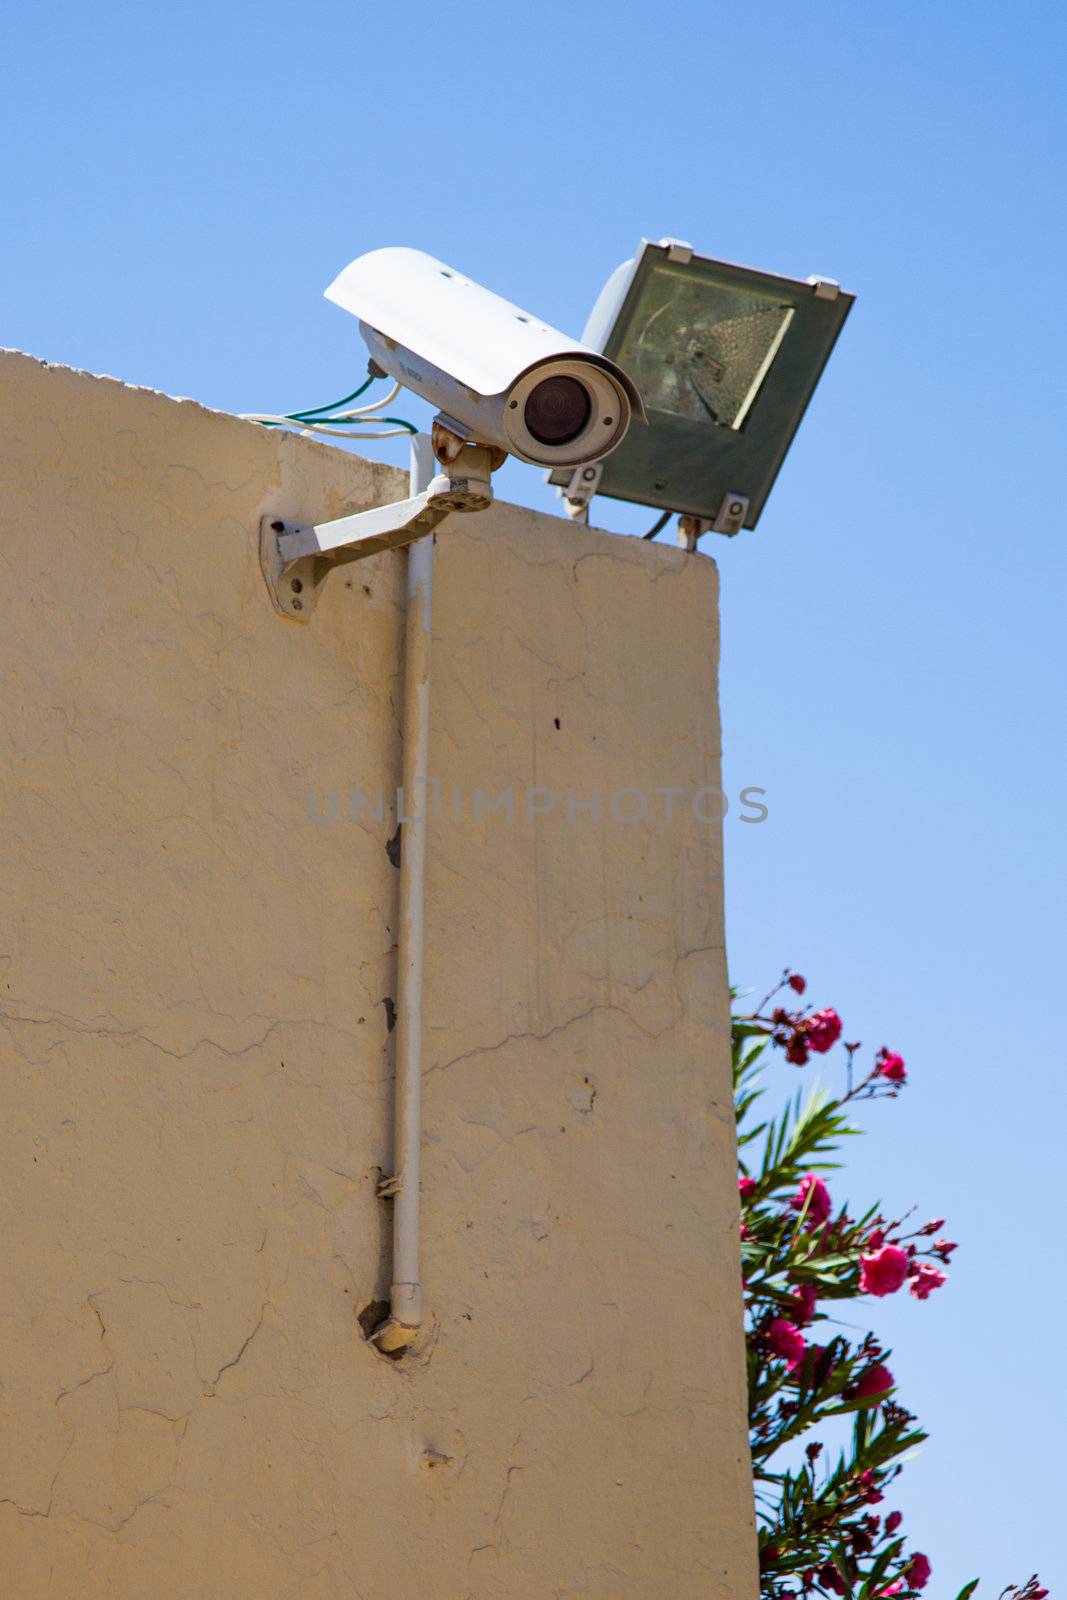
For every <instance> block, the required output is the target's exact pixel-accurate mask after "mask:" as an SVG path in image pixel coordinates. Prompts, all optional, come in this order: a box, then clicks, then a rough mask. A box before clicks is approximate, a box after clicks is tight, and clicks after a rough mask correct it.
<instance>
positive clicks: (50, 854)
mask: <svg viewBox="0 0 1067 1600" xmlns="http://www.w3.org/2000/svg"><path fill="white" fill-rule="evenodd" d="M0 414H2V415H3V418H4V427H3V430H2V433H0V521H2V526H0V574H2V579H3V596H4V620H3V624H2V626H0V682H2V696H3V698H2V706H0V741H2V749H3V768H2V786H0V794H2V815H0V825H2V835H0V837H2V841H3V859H2V863H0V1158H2V1170H3V1181H2V1182H0V1251H2V1267H0V1386H2V1387H0V1427H2V1437H0V1593H2V1594H3V1596H4V1600H35V1597H37V1596H42V1597H44V1596H47V1597H49V1600H52V1597H55V1600H68V1597H69V1600H96V1597H100V1600H104V1597H108V1600H146V1597H151V1600H170V1597H174V1600H179V1597H180V1600H192V1597H201V1596H202V1597H205V1600H334V1597H341V1596H345V1597H356V1600H385V1597H386V1596H390V1597H393V1596H395V1597H398V1600H400V1597H405V1600H406V1597H409V1596H415V1595H420V1596H425V1597H426V1600H467V1597H477V1600H482V1597H500V1600H504V1597H507V1600H526V1597H529V1600H534V1597H536V1600H544V1597H550V1596H556V1597H561V1600H562V1597H567V1600H657V1597H663V1600H668V1597H670V1600H674V1597H679V1600H688V1597H697V1596H701V1597H704V1596H716V1597H717V1596H723V1597H725V1596H730V1597H731V1600H735V1597H740V1600H748V1597H751V1596H753V1595H754V1594H755V1592H756V1580H755V1570H754V1562H753V1537H752V1487H751V1478H750V1475H749V1469H748V1459H747V1448H746V1443H745V1431H744V1415H743V1402H742V1385H743V1361H742V1356H743V1350H742V1343H741V1334H740V1288H739V1280H738V1264H737V1249H736V1235H737V1212H736V1183H735V1168H734V1155H733V1142H732V1130H731V1122H730V1115H729V1093H728V1089H729V1085H728V1066H727V1055H726V1032H725V1029H726V1015H727V997H726V987H725V985H726V978H725V964H724V958H723V947H722V921H721V840H720V831H719V829H718V827H717V826H715V825H713V824H709V823H707V822H702V821H700V820H698V818H697V817H696V816H695V815H694V811H693V806H692V804H691V803H690V798H689V797H690V796H691V794H692V793H693V792H694V791H696V790H698V789H700V788H702V787H715V786H717V784H718V781H719V780H718V726H717V713H716V701H715V659H716V617H715V606H716V588H715V569H714V566H713V565H712V563H711V562H709V561H706V560H704V559H702V558H700V559H686V558H685V557H684V556H683V555H682V554H680V553H679V552H677V551H675V550H672V549H662V548H658V547H653V546H649V545H644V544H641V543H640V542H635V541H631V540H622V539H617V538H612V537H610V536H608V535H606V534H603V533H599V532H596V531H590V530H586V529H581V528H576V527H573V526H571V525H570V524H569V523H565V522H563V521H561V520H557V519H555V518H550V517H544V516H538V515H535V514H533V513H531V512H528V511H525V510H521V509H519V508H516V507H513V506H506V505H498V506H497V507H495V508H494V509H493V510H492V511H491V512H489V513H486V514H484V515H483V516H480V517H472V518H469V519H466V520H463V521H461V522H460V523H459V525H458V527H456V528H454V529H452V530H448V531H446V532H444V533H443V534H442V535H441V537H440V539H439V541H438V544H437V556H436V578H435V582H436V595H435V614H434V680H433V701H432V714H433V732H432V759H431V765H432V768H433V775H434V776H435V777H437V778H438V779H439V780H440V783H441V786H442V799H443V805H442V809H441V812H440V814H439V815H437V816H436V817H435V818H434V819H433V822H432V826H431V833H430V842H429V872H428V884H427V919H428V933H429V951H428V970H427V985H426V996H425V1006H426V1027H425V1048H426V1065H427V1077H426V1082H425V1124H424V1126H425V1151H424V1172H423V1195H424V1210H425V1240H424V1251H425V1257H424V1274H423V1276H424V1290H425V1295H426V1301H427V1304H428V1307H429V1309H430V1313H431V1315H430V1321H429V1323H428V1326H427V1329H426V1332H425V1336H424V1338H423V1340H422V1341H421V1344H420V1346H419V1347H418V1349H417V1351H416V1353H415V1354H414V1355H413V1356H411V1357H409V1358H408V1359H406V1360H404V1361H401V1362H398V1363H394V1362H391V1361H389V1360H387V1359H386V1358H385V1357H383V1356H381V1355H380V1354H378V1353H377V1352H376V1351H375V1350H374V1348H373V1347H371V1346H369V1345H367V1344H365V1343H364V1342H363V1341H362V1338H361V1335H360V1329H359V1325H358V1323H357V1320H356V1314H357V1313H358V1312H359V1311H360V1310H363V1309H364V1308H365V1307H366V1306H367V1304H368V1302H370V1301H372V1300H374V1299H376V1298H381V1297H383V1295H384V1293H385V1292H386V1286H387V1284H388V1281H389V1259H388V1227H389V1219H388V1210H387V1203H385V1202H381V1201H379V1200H377V1199H376V1197H375V1182H376V1179H377V1178H378V1176H379V1174H380V1172H381V1171H383V1170H388V1167H389V1149H390V1143H389V1131H390V1088H391V1084H390V1060H391V1055H390V1052H391V1043H392V1040H391V1036H390V1034H389V1031H388V1024H387V1011H388V1007H387V1006H386V1005H385V1004H384V1003H383V1002H384V1001H385V1000H386V999H391V998H392V995H393V983H394V977H393V967H394V960H395V951H394V946H393V941H394V932H395V896H396V879H397V873H396V870H395V868H394V866H393V864H392V861H391V859H390V855H389V853H388V852H387V849H386V846H387V844H388V842H389V840H390V838H391V836H392V834H393V831H394V829H395V819H394V816H393V815H392V809H391V808H390V807H389V805H388V803H387V804H386V806H385V808H384V810H383V815H382V818H381V820H380V821H379V820H377V819H376V818H375V817H374V816H373V815H372V814H370V813H369V812H368V811H367V809H366V808H363V809H361V810H360V811H359V812H358V820H357V821H355V822H353V821H352V820H350V818H349V816H348V815H347V803H348V792H349V791H350V789H351V788H352V786H353V785H355V786H358V787H359V788H361V789H362V790H363V791H364V792H366V793H367V794H368V795H371V796H373V792H374V790H375V789H376V787H377V786H379V785H381V786H382V787H383V789H384V790H385V791H386V792H387V793H388V791H389V790H390V789H391V788H392V786H394V785H395V783H396V781H397V772H398V767H399V730H398V724H397V713H398V706H399V693H398V690H399V685H400V668H401V662H400V659H399V640H400V622H401V613H400V601H401V596H402V586H401V580H402V563H403V558H402V557H401V556H382V557H378V558H375V559H373V560H371V561H369V562H367V563H364V564H362V565H358V566H354V567H349V568H347V569H346V570H345V571H344V572H343V573H337V574H334V575H333V576H332V577H331V579H330V581H329V583H328V585H327V587H326V591H325V595H324V598H323V600H322V602H321V603H320V605H319V608H318V611H317V612H316V614H315V616H314V618H313V619H312V621H311V622H310V624H308V625H307V626H301V625H299V624H296V623H293V622H289V621H286V620H284V619H282V618H280V617H279V616H278V615H277V614H276V613H275V612H274V611H273V610H272V608H271V606H270V603H269V601H268V598H267V595H266V591H265V589H264V587H263V584H262V580H261V577H260V573H259V568H258V564H257V559H256V553H255V550H256V530H257V524H258V519H259V517H260V515H261V513H262V512H264V511H266V510H270V511H274V512H277V513H279V514H282V515H289V516H293V517H300V518H303V519H312V518H316V519H321V518H323V517H326V516H330V515H336V514H338V513H340V512H341V511H342V510H345V509H350V508H357V507H359V506H362V505H368V504H372V503H376V502H378V501H381V500H384V499H386V498H389V497H391V496H392V495H393V494H395V493H396V492H397V490H398V489H400V488H401V486H402V484H403V479H402V478H401V477H400V476H399V475H398V474H396V473H393V472H391V471H390V470H388V469H386V468H383V467H379V466H374V465H371V464H370V463H367V462H365V461H362V460H360V459H359V458H357V457H355V456H352V455H349V454H346V453H343V452H340V451H337V450H333V449H330V448H328V447H325V446H322V445H320V444H317V443H313V442H311V441H306V440H301V439H297V438H294V437H288V436H280V435H278V434H275V433H269V432H267V431H265V430H262V429H258V428H256V427H254V426H252V425H249V424H245V423H241V422H239V421H237V420H235V419H232V418H228V417H225V416H221V415H219V414H216V413H212V412H208V411H206V410H204V409H203V408H201V407H199V406H196V405H194V404H192V403H191V402H186V401H182V402H178V401H174V400H171V399H167V398H164V397H162V396H160V395H157V394H153V393H150V392H147V391H144V390H136V389H131V388H127V387H124V386H122V385H120V384H117V383H114V382H111V381H109V380H100V379H94V378H90V377H88V376H86V375H85V374H80V373H73V372H70V371H67V370H65V369H56V368H51V369H50V368H47V367H44V366H42V365H40V364H39V363H36V362H34V361H31V360H30V359H28V358H26V357H23V356H18V355H15V354H4V355H2V356H0ZM557 722H558V726H557ZM309 786H310V788H311V790H312V791H313V794H314V797H315V801H316V806H317V807H318V809H319V811H320V812H321V813H322V815H323V816H325V817H328V816H329V814H330V793H331V791H332V790H337V791H338V794H339V807H338V811H339V814H338V816H337V819H336V820H335V821H332V822H328V821H321V820H315V819H314V818H313V817H311V816H310V815H309V811H308V790H309ZM568 786H570V787H571V788H572V789H573V791H574V796H575V800H576V801H578V802H581V801H586V800H588V799H589V796H590V791H591V790H593V789H597V790H598V791H599V793H600V801H601V815H600V817H599V819H597V820H594V819H593V818H592V817H591V815H590V814H589V813H588V812H587V811H581V810H578V811H576V813H575V816H574V818H573V820H572V819H570V818H569V817H568V815H567V798H566V796H567V789H568ZM477 787H481V788H483V789H485V790H487V791H489V792H490V793H492V794H494V795H496V794H497V793H499V791H501V790H503V789H506V788H508V787H510V788H511V789H512V790H513V793H514V801H515V808H516V809H515V815H514V820H513V822H511V823H509V822H508V820H507V817H506V815H505V814H504V812H503V810H501V811H498V812H495V813H485V814H483V815H482V816H481V817H480V818H479V819H478V820H475V816H474V810H475V801H474V790H475V789H476V788H477ZM528 787H536V788H537V789H540V790H549V791H552V792H553V794H554V795H555V796H556V797H557V805H556V809H555V811H553V812H547V811H546V812H545V813H543V814H539V815H537V816H535V817H534V818H533V819H532V820H530V818H529V817H528V815H527V811H526V789H527V788H528ZM623 787H626V788H633V789H640V790H642V791H644V792H645V794H646V795H648V796H649V797H650V816H649V820H648V821H647V822H645V823H641V822H638V823H622V822H619V821H617V820H615V819H614V818H612V817H611V815H610V811H609V796H610V795H611V793H612V791H613V790H617V789H620V788H623ZM457 788H458V789H459V791H460V793H459V816H458V820H457V817H456V800H455V793H454V791H455V790H456V789H457ZM657 788H675V789H680V790H683V791H684V794H683V797H682V798H681V799H676V800H675V801H674V802H673V812H674V815H673V818H672V820H671V821H669V822H668V821H667V820H666V815H665V812H666V808H667V800H666V798H665V797H663V796H656V795H655V794H654V791H655V790H656V789H657ZM535 804H542V805H546V804H548V802H547V801H546V800H545V799H544V797H543V796H541V797H539V798H538V800H537V801H535ZM639 804H640V801H639V800H634V799H632V798H631V799H629V800H627V801H626V802H623V803H622V809H624V810H626V809H636V808H637V807H638V806H639ZM703 804H704V805H705V806H707V805H708V802H707V801H706V800H705V801H704V802H703ZM712 809H713V808H712Z"/></svg>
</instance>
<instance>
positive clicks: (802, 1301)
mask: <svg viewBox="0 0 1067 1600" xmlns="http://www.w3.org/2000/svg"><path fill="white" fill-rule="evenodd" d="M816 1298H817V1297H816V1294H815V1285H814V1284H813V1283H798V1284H797V1286H796V1289H795V1290H794V1292H793V1315H794V1317H795V1318H796V1319H797V1326H798V1327H800V1328H806V1327H807V1326H808V1324H809V1323H810V1322H811V1319H812V1318H813V1317H814V1315H815V1302H816Z"/></svg>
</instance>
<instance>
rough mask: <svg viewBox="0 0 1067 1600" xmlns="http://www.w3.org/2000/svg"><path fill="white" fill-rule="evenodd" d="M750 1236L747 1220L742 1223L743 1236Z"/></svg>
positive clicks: (745, 1237)
mask: <svg viewBox="0 0 1067 1600" xmlns="http://www.w3.org/2000/svg"><path fill="white" fill-rule="evenodd" d="M748 1236H749V1228H748V1223H747V1222H742V1224H741V1237H742V1239H747V1238H748Z"/></svg>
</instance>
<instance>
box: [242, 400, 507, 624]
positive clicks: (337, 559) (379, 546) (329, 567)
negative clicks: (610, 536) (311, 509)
mask: <svg viewBox="0 0 1067 1600" xmlns="http://www.w3.org/2000/svg"><path fill="white" fill-rule="evenodd" d="M450 424H451V418H444V417H442V418H439V419H435V420H434V424H433V440H432V442H433V453H434V455H435V457H436V458H437V460H438V461H439V462H440V463H441V465H442V467H443V469H444V470H443V471H441V472H439V473H438V474H437V476H436V477H434V478H433V479H431V481H430V483H429V484H428V485H427V487H426V488H425V489H423V490H422V492H421V493H420V494H415V495H411V496H410V497H409V498H408V499H406V500H397V501H394V502H393V504H392V505H387V506H375V507H373V508H372V509H371V510H369V511H356V512H354V513H353V514H352V515H351V516H348V517H337V518H335V519H334V520H333V521H331V522H319V523H315V524H313V525H312V524H308V523H304V522H294V521H291V520H289V519H287V518H285V517H279V516H274V515H268V516H265V517H264V518H263V519H262V520H261V522H260V525H259V562H260V566H261V567H262V569H263V576H264V578H265V579H266V583H267V589H268V591H269V593H270V597H271V600H272V601H273V602H274V606H275V609H276V610H277V611H279V612H280V613H281V615H282V616H283V617H289V618H290V619H291V620H292V621H293V622H307V621H308V620H309V619H310V617H311V614H312V612H313V611H314V609H315V606H316V604H317V602H318V598H319V595H320V593H321V592H322V586H323V584H324V583H325V582H326V579H327V578H328V577H329V575H330V573H331V572H332V571H333V569H334V568H335V567H339V566H344V565H346V564H347V563H348V562H351V561H362V560H363V559H364V558H365V557H366V556H375V555H378V554H379V553H380V552H381V551H383V550H397V549H399V548H400V547H401V546H402V545H407V544H412V543H414V541H415V540H416V539H424V538H426V536H427V535H428V534H432V533H434V532H435V531H436V530H437V529H438V528H439V527H440V526H441V524H442V523H443V522H444V520H445V518H446V517H448V516H450V515H451V513H452V512H454V511H456V512H458V511H485V510H486V509H487V508H488V507H489V506H491V505H492V503H493V488H492V484H491V482H490V474H491V473H492V472H493V471H494V470H495V469H496V468H497V467H498V466H500V464H501V462H502V460H503V459H504V452H503V451H501V450H498V449H496V448H495V447H494V446H492V445H485V444H481V443H479V442H478V441H477V440H472V439H470V438H466V437H464V436H462V435H460V434H458V433H457V432H456V431H455V428H456V426H457V425H456V424H451V425H450Z"/></svg>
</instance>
